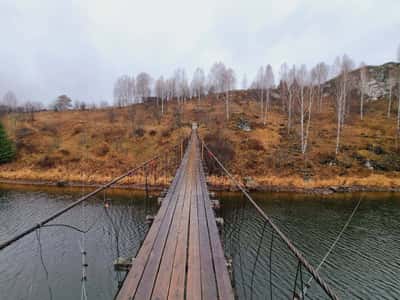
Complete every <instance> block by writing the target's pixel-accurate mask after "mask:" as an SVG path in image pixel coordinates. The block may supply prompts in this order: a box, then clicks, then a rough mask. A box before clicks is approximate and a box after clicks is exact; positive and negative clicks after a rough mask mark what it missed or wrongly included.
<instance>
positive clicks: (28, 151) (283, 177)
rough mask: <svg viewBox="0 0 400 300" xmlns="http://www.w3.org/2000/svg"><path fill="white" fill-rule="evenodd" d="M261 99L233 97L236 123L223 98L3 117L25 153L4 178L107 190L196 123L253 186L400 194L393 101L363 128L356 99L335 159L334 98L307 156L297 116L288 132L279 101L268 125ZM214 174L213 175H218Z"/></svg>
mask: <svg viewBox="0 0 400 300" xmlns="http://www.w3.org/2000/svg"><path fill="white" fill-rule="evenodd" d="M256 94H257V93H256V92H255V91H235V92H232V93H231V99H232V100H231V117H230V120H229V121H226V119H225V101H224V100H223V99H222V98H220V99H217V98H216V96H208V97H206V98H204V99H202V100H201V101H200V102H198V101H197V100H188V101H187V102H186V104H184V105H183V114H182V115H181V116H180V118H179V115H178V114H177V103H176V101H171V102H170V103H168V105H167V109H166V113H165V114H164V115H163V116H160V114H159V112H158V111H159V108H158V107H157V106H156V105H155V104H137V105H134V106H131V107H125V108H114V109H111V108H110V109H103V110H95V111H88V110H86V111H66V112H50V111H45V112H39V113H35V115H34V121H31V120H27V118H26V116H24V114H19V115H15V114H11V115H6V116H4V117H3V118H2V121H3V123H4V125H5V127H6V129H7V132H8V134H9V135H10V137H12V138H13V139H14V141H15V142H16V145H17V149H18V153H17V158H16V160H15V161H14V162H12V163H8V164H4V165H0V177H1V179H7V180H32V181H52V182H55V181H67V182H81V181H83V182H85V183H88V182H91V183H101V182H105V181H107V180H109V179H111V178H112V177H114V176H116V175H118V174H120V173H122V172H124V171H125V170H127V169H129V168H130V167H133V166H135V165H137V164H138V163H140V162H142V161H144V160H145V159H148V158H150V157H152V156H153V155H154V154H157V153H160V152H162V151H165V150H166V149H168V148H169V147H171V146H172V145H174V144H176V143H177V142H178V141H179V140H180V138H182V137H183V136H185V135H187V134H188V133H189V132H190V124H191V122H193V121H196V122H198V123H199V124H200V129H199V132H200V135H201V136H202V137H204V138H205V140H206V141H207V142H208V143H209V144H210V146H211V147H212V148H213V149H214V150H215V151H216V153H217V154H218V155H220V157H221V159H222V160H223V161H224V163H225V164H226V165H227V167H228V169H229V170H231V171H232V173H234V174H235V175H237V176H238V178H240V179H242V180H243V181H244V182H245V183H247V184H248V185H249V186H250V185H251V186H253V187H258V188H260V189H261V188H263V189H278V190H279V189H282V190H288V189H297V188H300V189H302V188H305V189H312V188H326V187H332V186H349V187H350V186H352V187H358V188H360V187H366V188H367V187H368V188H370V189H381V188H384V189H397V188H400V179H399V176H398V175H399V171H400V152H399V149H398V147H397V146H396V144H397V141H396V114H397V111H396V109H393V111H392V116H391V117H390V118H387V116H386V115H387V114H386V111H387V100H386V99H384V98H383V99H380V100H376V101H367V103H366V104H365V118H364V120H363V121H361V120H360V118H359V115H358V112H357V107H358V102H357V101H358V100H357V99H356V98H354V99H352V101H350V104H351V105H350V108H349V114H348V116H347V117H346V122H345V126H344V129H343V135H342V141H341V147H340V153H339V154H338V156H337V157H335V141H336V114H335V108H334V105H333V104H332V103H333V102H332V99H329V98H327V99H324V103H325V105H324V109H323V110H322V111H321V112H317V111H316V109H315V110H314V111H313V112H312V118H311V123H310V124H311V125H310V135H309V142H308V144H309V145H308V150H307V152H306V155H303V154H302V153H301V151H300V137H299V122H298V116H297V115H295V116H294V125H293V128H292V130H291V132H290V134H288V130H287V126H286V124H287V113H286V112H285V111H284V110H283V109H282V107H281V105H280V101H279V100H278V99H275V100H273V101H272V103H271V107H270V112H269V113H268V117H267V122H266V124H265V125H264V124H263V120H262V118H261V116H260V103H259V102H258V101H257V99H256V97H255V96H256ZM396 100H397V99H396ZM396 103H397V102H396ZM393 106H396V107H397V105H393ZM132 116H134V117H132ZM179 119H180V120H179ZM243 123H244V124H248V125H249V126H250V131H245V130H243V129H240V128H239V127H238V124H243ZM180 125H181V127H180ZM83 145H85V146H83ZM86 146H87V150H86ZM82 170H85V171H84V174H83V175H82V173H81V171H82ZM210 170H211V171H214V170H213V168H212V167H211V168H210ZM218 175H219V174H218V173H217V172H216V173H215V176H212V177H211V180H212V182H213V183H214V184H215V185H226V184H227V180H226V179H225V178H221V177H219V176H218ZM249 177H250V178H249ZM332 189H335V188H332Z"/></svg>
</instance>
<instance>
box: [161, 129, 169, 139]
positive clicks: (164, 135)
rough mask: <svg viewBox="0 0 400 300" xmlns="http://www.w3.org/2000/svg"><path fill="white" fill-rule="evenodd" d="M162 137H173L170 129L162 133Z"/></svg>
mask: <svg viewBox="0 0 400 300" xmlns="http://www.w3.org/2000/svg"><path fill="white" fill-rule="evenodd" d="M161 136H162V137H164V138H166V137H170V136H171V130H170V129H165V130H163V131H162V132H161Z"/></svg>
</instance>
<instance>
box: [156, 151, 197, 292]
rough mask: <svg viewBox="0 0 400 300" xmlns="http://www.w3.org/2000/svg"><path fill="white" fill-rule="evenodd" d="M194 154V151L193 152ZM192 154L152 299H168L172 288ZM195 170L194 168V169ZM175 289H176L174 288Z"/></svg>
mask: <svg viewBox="0 0 400 300" xmlns="http://www.w3.org/2000/svg"><path fill="white" fill-rule="evenodd" d="M191 152H193V151H191ZM191 155H193V154H192V153H191V154H190V156H189V162H188V163H187V167H186V170H185V174H186V176H185V177H184V178H183V179H181V180H182V186H181V190H180V191H179V193H178V194H179V195H178V199H177V201H178V203H177V206H176V209H175V213H174V216H173V220H172V224H171V228H170V231H169V234H168V238H167V241H166V244H165V249H164V252H163V255H162V258H161V262H160V267H159V269H158V273H157V279H156V281H155V284H154V289H153V294H152V299H156V300H162V299H167V297H168V290H169V288H170V282H171V277H172V270H173V269H172V268H173V264H174V259H175V253H176V251H177V245H178V236H179V229H180V223H181V220H182V219H183V218H184V217H185V216H184V214H183V213H184V210H183V208H184V204H185V202H186V200H187V198H188V197H187V194H186V193H190V188H191V187H190V184H191V182H190V181H191V179H192V178H190V176H188V173H189V169H190V166H191V165H193V162H192V157H191ZM192 169H193V168H192ZM172 288H174V287H172Z"/></svg>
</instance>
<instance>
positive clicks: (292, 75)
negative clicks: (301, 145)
mask: <svg viewBox="0 0 400 300" xmlns="http://www.w3.org/2000/svg"><path fill="white" fill-rule="evenodd" d="M286 85H287V89H288V104H287V106H288V125H287V127H288V134H290V131H291V129H292V114H293V98H294V94H295V89H296V66H295V65H293V67H292V68H291V69H290V70H289V73H288V77H287V81H286Z"/></svg>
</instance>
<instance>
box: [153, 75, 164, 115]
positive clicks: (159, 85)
mask: <svg viewBox="0 0 400 300" xmlns="http://www.w3.org/2000/svg"><path fill="white" fill-rule="evenodd" d="M165 85H166V84H165V81H164V77H163V76H160V77H159V78H158V79H157V80H156V83H155V87H154V88H155V94H156V97H157V99H159V100H160V102H161V114H162V115H163V114H164V100H165V96H166V86H165ZM157 101H158V100H157Z"/></svg>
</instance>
